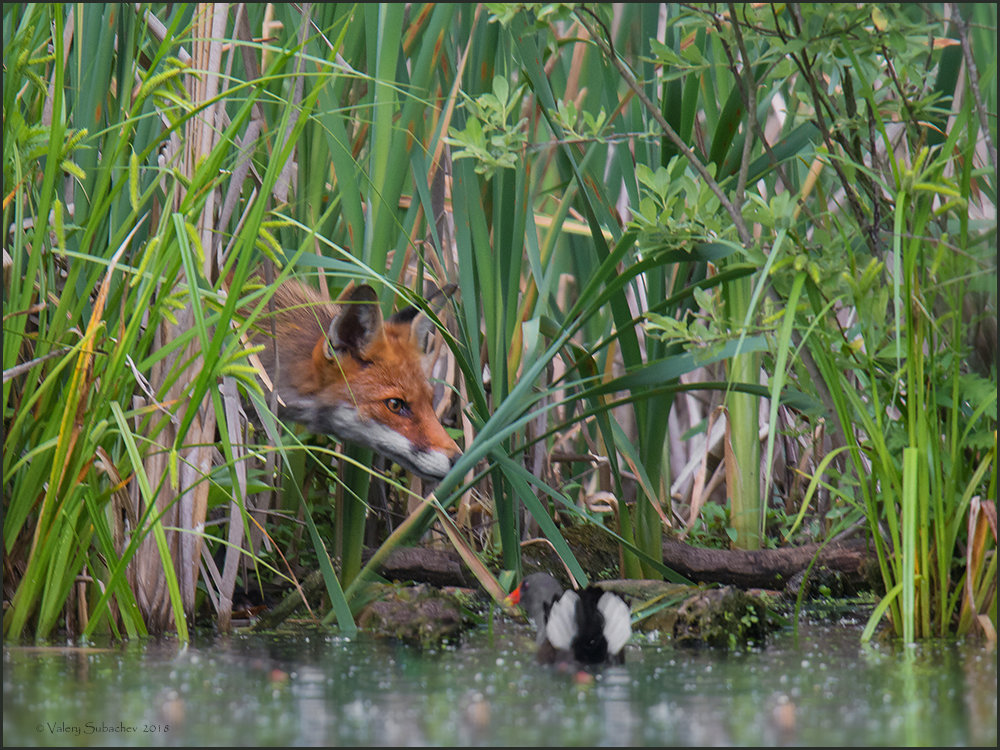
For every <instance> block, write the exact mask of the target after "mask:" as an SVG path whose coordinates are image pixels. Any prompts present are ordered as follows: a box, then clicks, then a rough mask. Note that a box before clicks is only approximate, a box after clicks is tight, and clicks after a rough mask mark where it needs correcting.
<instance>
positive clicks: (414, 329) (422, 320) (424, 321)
mask: <svg viewBox="0 0 1000 750" xmlns="http://www.w3.org/2000/svg"><path fill="white" fill-rule="evenodd" d="M456 288H457V286H456V285H455V284H448V285H446V286H444V287H442V288H441V289H439V290H438V291H436V292H434V293H433V294H432V295H431V296H430V297H428V298H427V302H428V304H429V305H430V309H431V310H432V311H433V312H434V314H435V315H438V316H440V315H441V312H442V310H444V306H445V304H446V303H447V301H448V300H447V298H448V297H450V296H451V294H452V293H453V292H454V291H455V289H456ZM390 320H391V322H393V323H396V324H404V325H409V326H410V338H411V339H413V341H414V342H415V343H416V345H417V348H418V349H419V350H420V351H422V352H427V351H428V350H429V349H430V344H431V337H432V336H433V335H434V331H435V330H437V327H436V326H435V325H434V321H432V320H431V319H430V318H429V317H427V315H426V314H425V313H424V312H423V311H422V310H419V309H417V308H416V307H406V308H403V309H402V310H400V311H399V312H397V313H396V314H394V315H393V316H392V318H391V319H390Z"/></svg>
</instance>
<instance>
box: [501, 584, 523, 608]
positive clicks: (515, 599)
mask: <svg viewBox="0 0 1000 750" xmlns="http://www.w3.org/2000/svg"><path fill="white" fill-rule="evenodd" d="M504 602H506V603H507V604H519V603H520V602H521V587H520V586H518V587H517V588H516V589H514V590H513V591H511V592H510V593H509V594H508V595H507V598H506V599H504Z"/></svg>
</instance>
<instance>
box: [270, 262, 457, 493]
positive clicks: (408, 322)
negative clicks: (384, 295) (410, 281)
mask: <svg viewBox="0 0 1000 750" xmlns="http://www.w3.org/2000/svg"><path fill="white" fill-rule="evenodd" d="M274 301H275V304H274V307H275V309H276V314H275V319H274V334H275V337H274V342H273V344H274V346H273V349H272V347H271V346H270V345H267V346H265V350H266V351H265V352H263V353H261V361H262V363H263V365H264V368H265V369H266V370H268V374H269V375H271V377H272V379H273V380H274V384H275V387H276V388H277V390H278V396H279V398H280V401H281V402H282V406H281V408H280V409H279V413H280V414H281V415H282V416H283V417H287V418H290V419H293V420H295V421H297V422H300V423H302V424H303V425H305V426H306V427H307V428H308V429H309V430H311V431H313V432H317V433H327V434H332V435H335V436H337V437H338V438H341V439H343V440H349V441H351V442H354V443H357V444H359V445H362V446H366V447H368V448H371V449H372V450H374V451H376V452H377V453H380V454H382V455H384V456H386V457H387V458H390V459H392V460H393V461H395V462H396V463H398V464H399V465H400V466H402V467H403V468H404V469H407V470H408V471H412V472H413V473H414V474H417V475H418V476H421V477H423V478H425V479H431V480H435V479H441V478H443V477H444V475H445V474H447V473H448V471H449V470H450V469H451V467H452V465H453V464H454V463H455V461H456V460H458V458H459V456H461V450H460V449H459V447H458V445H457V444H456V443H455V441H454V440H452V438H451V436H449V435H448V433H447V432H446V431H445V429H444V427H442V426H441V423H440V422H439V421H438V418H437V415H436V414H435V413H434V407H433V391H432V389H431V386H430V384H429V383H428V380H427V374H426V372H425V369H424V351H423V346H422V342H423V341H424V340H425V339H426V333H427V331H428V330H429V326H430V325H431V324H430V321H429V320H428V319H427V318H426V316H424V315H423V314H421V313H419V311H417V310H416V309H415V308H407V309H405V310H402V311H400V312H398V313H396V314H395V315H393V316H392V317H391V318H389V319H388V320H383V318H382V312H381V310H380V308H379V305H378V299H377V296H376V294H375V291H374V290H373V289H372V288H371V287H370V286H367V285H362V286H358V287H353V286H351V287H348V288H347V289H346V290H345V291H344V293H343V294H342V295H341V296H340V298H339V299H338V300H337V302H336V304H335V305H331V304H330V303H328V302H325V301H323V300H321V299H320V298H319V297H318V295H317V294H316V292H314V291H312V290H311V289H309V288H308V287H305V286H303V285H301V284H298V283H297V282H285V283H284V284H283V285H282V286H281V287H280V288H279V290H278V292H277V293H276V294H275V296H274ZM264 328H265V330H266V328H267V325H266V324H265V325H264Z"/></svg>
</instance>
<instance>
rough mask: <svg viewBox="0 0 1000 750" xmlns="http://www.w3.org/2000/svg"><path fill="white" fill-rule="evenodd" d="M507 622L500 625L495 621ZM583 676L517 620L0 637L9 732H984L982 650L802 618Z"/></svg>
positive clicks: (987, 693)
mask: <svg viewBox="0 0 1000 750" xmlns="http://www.w3.org/2000/svg"><path fill="white" fill-rule="evenodd" d="M502 630H503V629H502ZM636 641H637V642H635V643H633V644H631V645H630V646H629V647H628V648H629V650H628V656H627V663H626V665H625V666H623V667H613V668H608V669H606V670H605V671H604V672H602V673H600V674H599V676H598V677H597V679H596V680H594V681H591V682H589V683H587V682H579V681H577V680H575V679H574V678H573V675H569V674H563V673H559V672H556V671H554V670H552V669H548V668H542V667H539V666H538V665H537V664H535V662H534V657H533V645H532V644H533V639H532V638H531V634H530V632H529V631H528V630H527V629H522V628H520V627H519V626H515V625H513V624H511V625H510V626H509V627H507V628H506V630H504V632H501V633H500V634H499V635H498V636H497V637H496V639H495V640H494V641H493V642H492V643H490V642H489V641H488V639H487V636H486V634H485V633H476V634H473V635H472V636H471V637H470V638H469V639H467V641H466V642H465V643H464V644H463V645H462V646H461V647H459V648H454V649H447V650H442V651H438V652H433V653H421V652H418V651H416V650H413V649H411V648H408V647H405V646H401V645H397V644H392V643H385V642H375V641H373V640H369V639H365V638H359V639H358V640H356V641H347V640H344V639H339V638H334V637H330V636H327V635H322V634H320V635H316V634H307V635H301V634H300V635H298V636H289V637H263V636H252V637H251V636H239V635H238V636H233V637H228V638H216V639H208V640H206V642H204V643H196V644H195V645H192V646H189V647H181V646H179V645H178V644H177V643H176V641H172V640H170V639H162V640H157V641H150V642H146V643H132V644H125V645H120V646H114V647H110V648H106V649H98V648H90V649H79V648H72V647H68V648H48V649H29V648H12V647H5V648H4V697H3V708H4V711H3V739H4V744H5V745H34V746H38V745H42V746H67V745H70V746H89V745H129V746H164V745H182V746H194V745H202V746H223V745H225V746H233V745H236V746H239V745H244V746H264V745H278V746H283V747H285V746H291V745H308V746H332V745H355V746H365V745H368V746H392V747H403V746H420V745H451V746H455V745H458V746H483V745H507V746H565V745H582V746H599V745H647V746H718V745H767V746H779V745H813V746H851V745H893V746H900V745H941V746H954V745H982V744H985V745H989V746H995V745H996V738H997V733H996V708H997V701H996V655H995V653H992V652H989V651H986V650H984V649H983V647H982V646H980V645H978V644H964V645H963V644H954V643H951V644H944V643H934V644H926V645H921V646H918V647H911V648H897V647H893V646H885V645H882V646H866V647H862V646H861V645H860V643H859V631H858V629H857V628H856V627H852V626H843V625H829V624H827V625H816V626H811V627H809V628H806V629H804V630H803V634H802V635H800V640H799V643H798V644H797V645H796V644H795V643H794V641H793V640H792V638H791V636H790V635H789V636H787V637H786V636H779V637H778V638H776V639H775V640H774V641H773V642H772V643H771V644H770V645H769V646H768V647H767V648H765V649H759V650H756V651H753V652H749V653H742V652H741V653H719V652H713V651H687V650H678V649H674V648H673V647H671V646H670V645H669V644H668V645H658V644H656V643H650V642H646V641H642V639H641V637H637V638H636Z"/></svg>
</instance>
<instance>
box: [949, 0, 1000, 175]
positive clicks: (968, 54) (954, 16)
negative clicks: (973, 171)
mask: <svg viewBox="0 0 1000 750" xmlns="http://www.w3.org/2000/svg"><path fill="white" fill-rule="evenodd" d="M951 20H952V21H953V22H954V24H955V26H957V27H958V37H959V39H960V40H961V41H962V57H963V59H964V60H965V74H966V75H967V76H968V78H969V88H971V89H972V96H973V100H974V101H975V102H976V114H977V115H978V116H979V129H980V131H981V132H982V134H983V138H984V139H985V140H986V149H987V150H988V151H989V152H990V161H991V162H993V169H996V167H997V149H996V146H994V145H993V139H992V138H991V137H990V127H989V122H988V121H987V119H986V108H985V107H984V106H983V98H982V95H981V94H980V92H979V70H978V68H976V60H975V58H974V57H973V56H972V46H971V45H970V44H969V22H968V21H967V20H966V19H965V18H964V17H963V16H962V12H961V11H960V10H959V7H958V4H957V3H953V4H952V6H951Z"/></svg>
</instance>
